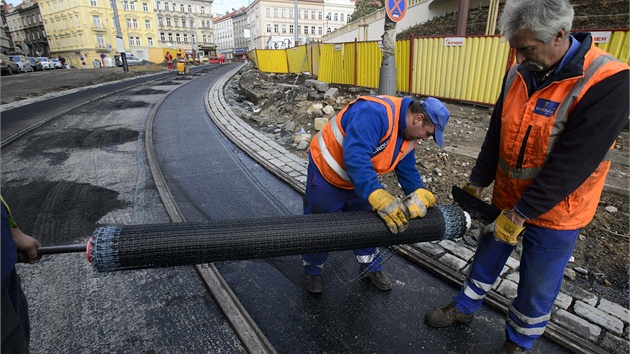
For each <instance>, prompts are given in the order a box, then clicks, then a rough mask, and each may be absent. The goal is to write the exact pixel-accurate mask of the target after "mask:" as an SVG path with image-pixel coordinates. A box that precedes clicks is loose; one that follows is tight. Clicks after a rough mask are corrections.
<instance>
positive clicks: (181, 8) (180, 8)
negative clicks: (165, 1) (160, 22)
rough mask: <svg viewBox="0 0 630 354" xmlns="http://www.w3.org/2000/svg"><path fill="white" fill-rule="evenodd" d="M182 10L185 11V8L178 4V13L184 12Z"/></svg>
mask: <svg viewBox="0 0 630 354" xmlns="http://www.w3.org/2000/svg"><path fill="white" fill-rule="evenodd" d="M184 10H186V6H184V4H180V5H179V12H184Z"/></svg>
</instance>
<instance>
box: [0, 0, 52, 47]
mask: <svg viewBox="0 0 630 354" xmlns="http://www.w3.org/2000/svg"><path fill="white" fill-rule="evenodd" d="M5 16H6V25H7V28H8V30H9V36H10V38H11V40H12V43H13V44H12V46H11V49H10V50H9V52H11V53H17V54H23V55H26V56H30V57H39V56H49V55H50V49H49V46H48V40H47V37H46V31H45V29H44V22H43V20H42V16H41V13H40V11H39V5H38V3H37V2H36V1H31V0H27V1H24V2H22V3H21V4H20V5H19V6H16V7H14V8H12V11H11V12H9V13H7V14H6V15H5Z"/></svg>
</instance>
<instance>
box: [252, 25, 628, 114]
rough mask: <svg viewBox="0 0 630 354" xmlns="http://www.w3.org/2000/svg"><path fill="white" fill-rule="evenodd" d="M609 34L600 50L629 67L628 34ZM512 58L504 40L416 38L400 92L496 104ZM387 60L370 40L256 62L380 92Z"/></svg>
mask: <svg viewBox="0 0 630 354" xmlns="http://www.w3.org/2000/svg"><path fill="white" fill-rule="evenodd" d="M600 32H602V31H600ZM604 32H605V31H604ZM609 32H610V36H609V40H608V41H607V42H603V43H597V44H596V45H597V46H598V47H599V48H602V49H604V50H606V51H607V52H609V53H610V54H612V55H613V56H615V57H616V58H618V59H619V60H621V61H623V62H625V63H629V62H630V43H629V42H630V37H629V36H628V31H623V30H620V31H612V32H611V31H609ZM605 34H606V33H605ZM307 48H310V49H308V50H307ZM510 55H511V54H510V47H509V44H508V42H507V41H506V40H505V39H503V38H502V37H501V36H469V37H418V38H415V37H413V38H412V39H411V40H408V39H407V40H400V41H396V48H395V62H396V89H397V91H399V92H409V93H411V94H418V95H421V96H435V97H439V98H447V99H452V100H458V101H468V102H476V103H482V104H490V105H491V104H494V103H495V101H496V99H497V97H498V95H499V92H500V90H501V81H502V80H503V76H504V74H505V71H506V69H507V68H508V62H513V61H514V57H513V56H512V57H510ZM512 55H513V54H512ZM382 56H383V55H382V52H381V50H380V48H379V46H378V42H375V41H369V42H351V43H333V44H321V43H315V44H312V45H310V47H307V46H302V47H298V48H295V49H293V48H291V49H287V50H264V49H263V50H261V49H259V50H256V51H255V55H253V56H252V57H253V58H252V60H254V61H255V64H257V66H258V68H259V69H260V70H261V71H266V72H276V73H286V72H289V69H290V72H306V71H311V72H312V73H313V74H314V75H317V76H318V79H319V80H320V81H324V82H329V83H333V84H343V85H356V86H363V87H370V88H378V86H379V76H380V66H381V61H382Z"/></svg>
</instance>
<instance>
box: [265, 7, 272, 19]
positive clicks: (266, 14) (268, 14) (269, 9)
mask: <svg viewBox="0 0 630 354" xmlns="http://www.w3.org/2000/svg"><path fill="white" fill-rule="evenodd" d="M265 16H267V17H271V8H270V7H267V8H265Z"/></svg>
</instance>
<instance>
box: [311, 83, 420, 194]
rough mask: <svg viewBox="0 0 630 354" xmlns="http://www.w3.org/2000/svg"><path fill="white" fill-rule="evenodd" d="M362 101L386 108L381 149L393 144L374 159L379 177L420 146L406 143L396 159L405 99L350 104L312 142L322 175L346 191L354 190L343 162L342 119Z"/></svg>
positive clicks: (371, 98) (378, 98)
mask: <svg viewBox="0 0 630 354" xmlns="http://www.w3.org/2000/svg"><path fill="white" fill-rule="evenodd" d="M358 100H364V101H372V102H376V103H380V104H382V105H383V106H385V108H386V111H387V119H388V127H389V128H388V130H387V132H386V133H385V135H384V136H383V137H382V138H381V140H380V141H379V146H380V145H381V144H383V143H385V142H389V143H388V144H387V145H386V146H385V148H384V149H383V150H382V151H381V152H379V153H378V154H376V155H375V156H373V157H372V158H371V159H370V161H371V162H372V166H373V167H374V170H375V171H376V173H377V174H379V175H381V174H385V173H388V172H391V171H393V170H394V168H396V165H397V164H398V162H399V161H400V160H401V159H402V158H403V157H405V156H406V155H407V154H408V153H410V152H411V151H413V149H414V148H415V147H416V143H417V141H416V140H405V141H403V144H402V146H401V148H400V151H399V152H398V156H397V157H396V159H395V160H394V154H395V153H396V151H395V150H396V144H395V141H396V138H397V137H398V127H399V125H398V123H399V121H400V106H401V103H402V101H403V98H401V97H393V96H384V95H382V96H363V97H359V98H357V99H356V100H354V101H352V102H350V104H348V105H347V106H346V107H344V109H342V110H341V111H339V113H337V115H336V116H335V117H334V118H333V119H332V120H331V121H330V122H328V124H326V126H324V128H323V129H322V130H321V131H320V132H319V133H318V134H317V135H316V136H315V137H313V140H312V141H311V145H310V150H309V151H310V154H311V158H312V159H313V162H314V163H315V165H316V166H317V168H318V169H319V171H320V172H321V174H322V176H324V178H325V179H326V181H328V182H329V183H330V184H332V185H334V186H337V187H339V188H343V189H354V186H353V184H352V181H351V180H350V177H349V176H348V174H347V173H346V171H345V167H344V162H343V142H344V139H345V136H346V132H345V131H344V129H343V127H342V125H341V120H342V119H343V115H344V113H345V112H346V111H347V110H348V108H349V107H350V106H352V105H353V104H354V103H356V102H357V101H358Z"/></svg>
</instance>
